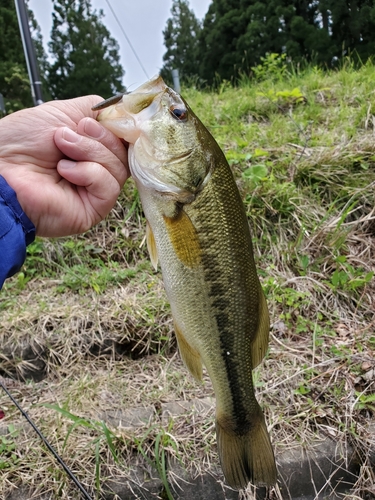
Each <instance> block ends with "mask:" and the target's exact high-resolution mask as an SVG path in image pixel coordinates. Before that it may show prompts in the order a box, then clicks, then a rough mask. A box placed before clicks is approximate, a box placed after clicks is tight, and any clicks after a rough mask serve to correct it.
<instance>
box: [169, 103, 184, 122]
mask: <svg viewBox="0 0 375 500" xmlns="http://www.w3.org/2000/svg"><path fill="white" fill-rule="evenodd" d="M169 111H170V112H171V115H172V116H173V117H174V118H176V119H177V120H179V121H180V122H184V121H186V120H187V110H186V109H185V108H179V107H178V106H171V107H170V108H169Z"/></svg>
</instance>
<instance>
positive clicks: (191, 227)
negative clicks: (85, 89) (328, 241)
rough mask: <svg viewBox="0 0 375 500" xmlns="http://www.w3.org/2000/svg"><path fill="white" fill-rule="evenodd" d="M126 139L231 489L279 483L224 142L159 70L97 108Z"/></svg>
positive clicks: (262, 331) (262, 315)
mask: <svg viewBox="0 0 375 500" xmlns="http://www.w3.org/2000/svg"><path fill="white" fill-rule="evenodd" d="M102 108H106V109H104V111H103V112H102V113H101V114H100V115H99V117H98V120H99V121H100V122H101V123H102V124H103V125H104V126H105V127H107V128H108V129H110V130H111V131H112V132H114V133H115V134H116V135H117V136H118V137H121V138H123V139H125V140H126V141H127V142H129V165H130V170H131V173H132V176H133V177H134V180H135V182H136V185H137V188H138V190H139V194H140V198H141V201H142V206H143V210H144V213H145V216H146V219H147V228H146V230H147V245H148V249H149V253H150V256H151V260H152V263H153V264H154V266H155V267H156V266H157V263H158V262H159V263H160V266H161V270H162V274H163V281H164V285H165V289H166V292H167V296H168V299H169V301H170V304H171V309H172V315H173V319H174V326H175V332H176V337H177V342H178V346H179V350H180V353H181V357H182V359H183V361H184V362H185V364H186V366H187V368H188V369H189V371H190V372H191V374H192V375H193V376H194V377H195V378H196V379H198V380H201V378H202V365H204V366H205V367H206V369H207V371H208V374H209V376H210V378H211V381H212V384H213V387H214V391H215V396H216V433H217V443H218V450H219V457H220V462H221V466H222V469H223V472H224V476H225V478H226V480H227V482H228V484H229V485H230V486H232V487H233V488H244V487H246V485H247V484H248V483H249V482H252V483H253V484H257V485H273V484H274V483H275V482H276V466H275V460H274V455H273V451H272V446H271V443H270V439H269V435H268V432H267V427H266V424H265V420H264V416H263V413H262V410H261V408H260V406H259V404H258V402H257V400H256V398H255V394H254V386H253V378H252V370H253V368H254V367H255V366H257V365H258V364H259V363H260V362H261V360H262V359H263V357H264V355H265V353H266V350H267V346H268V335H269V318H268V310H267V305H266V301H265V297H264V294H263V291H262V288H261V285H260V283H259V279H258V276H257V273H256V269H255V263H254V258H253V250H252V242H251V236H250V231H249V226H248V221H247V218H246V214H245V210H244V206H243V203H242V200H241V197H240V194H239V191H238V188H237V186H236V183H235V180H234V178H233V175H232V172H231V170H230V167H229V165H228V163H227V161H226V159H225V156H224V154H223V152H222V151H221V150H220V148H219V146H218V144H217V143H216V141H215V140H214V138H213V137H212V136H211V134H210V133H209V132H208V130H207V129H206V128H205V127H204V125H203V124H202V123H201V122H200V120H199V119H198V118H197V117H196V116H195V114H194V113H193V112H192V110H191V109H190V108H189V106H188V105H187V103H186V102H185V101H184V99H183V98H182V97H181V96H179V95H178V94H177V93H176V92H175V91H174V90H172V89H171V88H169V87H167V86H166V85H165V83H164V81H163V80H162V79H161V78H160V77H158V78H156V79H153V80H151V81H149V82H147V83H145V84H144V85H142V86H141V87H139V88H138V89H137V90H135V91H134V92H132V93H130V94H127V95H124V96H123V97H121V96H120V97H119V96H117V97H115V98H112V99H109V100H108V101H105V102H104V103H101V104H99V105H98V106H96V107H95V108H93V109H102Z"/></svg>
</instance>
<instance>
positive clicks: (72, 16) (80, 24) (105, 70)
mask: <svg viewBox="0 0 375 500" xmlns="http://www.w3.org/2000/svg"><path fill="white" fill-rule="evenodd" d="M53 6H54V11H53V25H52V31H51V41H50V42H49V49H50V52H51V54H52V56H53V57H54V59H55V61H54V62H53V63H52V65H51V68H50V70H49V78H48V81H49V85H50V88H51V92H52V95H53V97H55V98H58V99H67V98H72V97H78V96H81V95H86V94H100V95H102V96H103V97H109V96H111V95H113V94H115V93H116V92H121V91H123V90H124V89H123V85H122V76H123V74H124V70H123V68H122V66H121V64H120V62H119V60H120V57H119V54H118V50H119V47H118V44H117V42H116V41H115V40H114V39H113V38H112V37H111V36H110V33H109V31H108V30H107V28H106V27H105V26H104V24H103V23H102V18H103V17H104V14H103V11H102V10H100V11H99V13H97V12H96V11H92V8H91V2H90V0H53Z"/></svg>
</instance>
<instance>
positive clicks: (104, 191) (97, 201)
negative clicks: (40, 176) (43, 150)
mask: <svg viewBox="0 0 375 500" xmlns="http://www.w3.org/2000/svg"><path fill="white" fill-rule="evenodd" d="M57 170H58V172H59V174H60V175H61V177H63V178H64V179H66V180H67V181H68V182H70V183H72V184H75V185H76V186H78V189H77V193H78V195H79V196H80V198H81V200H82V202H83V204H84V206H85V210H86V214H87V217H88V222H87V224H88V225H87V227H86V228H85V229H88V228H89V227H91V226H92V225H93V224H96V223H97V222H99V221H100V220H102V219H103V218H104V217H106V216H107V215H108V213H109V212H110V211H111V209H112V208H113V206H114V204H115V203H116V200H117V197H118V195H119V194H120V191H121V187H120V184H119V183H118V182H117V180H116V178H115V177H114V176H113V175H111V173H110V172H109V171H108V170H107V169H106V168H105V167H103V165H101V164H100V163H96V162H91V161H79V162H75V161H70V160H60V161H59V163H58V164H57ZM80 188H83V189H80Z"/></svg>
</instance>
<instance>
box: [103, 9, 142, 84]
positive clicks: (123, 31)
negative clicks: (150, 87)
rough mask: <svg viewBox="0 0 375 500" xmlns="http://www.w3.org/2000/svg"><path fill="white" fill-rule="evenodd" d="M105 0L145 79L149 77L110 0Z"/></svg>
mask: <svg viewBox="0 0 375 500" xmlns="http://www.w3.org/2000/svg"><path fill="white" fill-rule="evenodd" d="M106 2H107V4H108V7H109V8H110V9H111V12H112V14H113V17H114V18H115V19H116V21H117V24H118V25H119V27H120V30H121V31H122V33H123V35H124V37H125V39H126V41H127V42H128V44H129V46H130V48H131V49H132V51H133V54H134V55H135V57H136V59H137V61H138V62H139V65H140V67H141V68H142V69H143V72H144V74H145V75H146V78H147V79H149V78H150V77H149V76H148V74H147V71H146V70H145V68H144V66H143V64H142V62H141V60H140V59H139V57H138V55H137V53H136V51H135V49H134V47H133V45H132V44H131V42H130V40H129V37H128V35H127V34H126V33H125V30H124V28H123V26H122V24H121V23H120V21H119V19H118V17H117V16H116V13H115V11H114V10H113V9H112V5H111V4H110V1H109V0H106Z"/></svg>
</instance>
